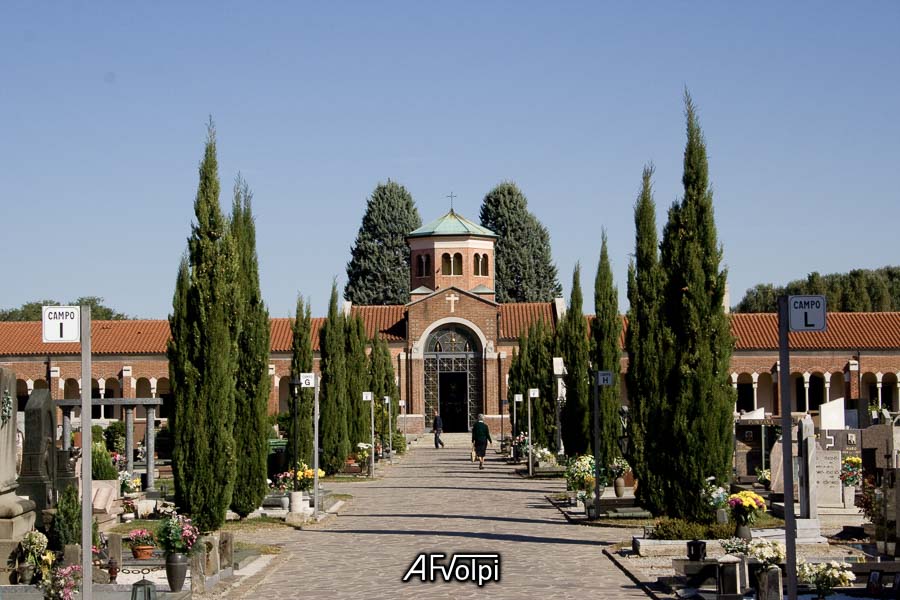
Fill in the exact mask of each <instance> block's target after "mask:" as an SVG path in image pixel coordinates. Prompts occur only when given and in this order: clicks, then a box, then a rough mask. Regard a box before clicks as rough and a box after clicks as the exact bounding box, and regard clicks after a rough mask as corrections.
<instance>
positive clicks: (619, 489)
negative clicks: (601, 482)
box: [613, 477, 625, 498]
mask: <svg viewBox="0 0 900 600" xmlns="http://www.w3.org/2000/svg"><path fill="white" fill-rule="evenodd" d="M613 491H615V493H616V498H621V497H623V496H624V495H625V478H624V477H616V480H615V481H613Z"/></svg>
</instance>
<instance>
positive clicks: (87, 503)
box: [48, 305, 94, 600]
mask: <svg viewBox="0 0 900 600" xmlns="http://www.w3.org/2000/svg"><path fill="white" fill-rule="evenodd" d="M48 384H49V380H48ZM91 391H92V390H91V307H90V306H88V305H82V306H81V575H82V577H81V594H82V597H83V598H84V600H93V597H94V586H93V577H92V575H93V561H92V559H93V552H92V551H91V546H92V545H93V544H92V541H93V540H92V539H91V538H92V534H93V532H94V528H93V527H92V525H93V520H94V506H93V503H92V502H91V479H92V477H93V473H91V444H92V443H93V440H91Z"/></svg>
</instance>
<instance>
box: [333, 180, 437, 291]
mask: <svg viewBox="0 0 900 600" xmlns="http://www.w3.org/2000/svg"><path fill="white" fill-rule="evenodd" d="M421 225H422V219H421V218H420V217H419V211H418V210H417V209H416V205H415V204H414V203H413V199H412V196H411V195H410V193H409V192H408V191H406V188H405V187H403V186H402V185H400V184H399V183H397V182H394V181H391V180H390V179H388V181H387V183H379V184H378V185H377V186H375V191H373V192H372V195H371V196H370V197H369V199H368V201H367V203H366V213H365V214H364V215H363V219H362V225H360V227H359V232H358V233H357V234H356V241H355V242H354V244H353V249H352V250H351V258H350V262H349V263H347V286H346V287H345V288H344V299H346V300H349V301H351V302H352V303H353V304H406V303H407V302H409V246H408V245H407V244H406V235H407V234H408V233H409V232H411V231H413V230H415V229H417V228H418V227H420V226H421Z"/></svg>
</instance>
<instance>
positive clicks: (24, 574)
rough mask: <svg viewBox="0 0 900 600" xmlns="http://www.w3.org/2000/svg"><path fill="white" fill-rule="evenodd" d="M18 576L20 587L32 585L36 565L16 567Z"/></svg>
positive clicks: (28, 564)
mask: <svg viewBox="0 0 900 600" xmlns="http://www.w3.org/2000/svg"><path fill="white" fill-rule="evenodd" d="M16 574H17V576H18V582H19V584H20V585H31V582H32V581H34V565H32V564H31V563H22V564H20V565H19V566H18V567H16Z"/></svg>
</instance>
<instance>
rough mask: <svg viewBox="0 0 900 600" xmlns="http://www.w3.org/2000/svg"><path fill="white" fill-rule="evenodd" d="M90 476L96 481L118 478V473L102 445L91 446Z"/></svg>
mask: <svg viewBox="0 0 900 600" xmlns="http://www.w3.org/2000/svg"><path fill="white" fill-rule="evenodd" d="M91 474H92V478H93V479H98V480H100V479H118V478H119V472H118V471H117V470H116V467H115V466H114V465H113V462H112V458H111V457H110V456H109V452H107V451H106V446H104V445H103V444H102V443H100V444H93V445H92V446H91Z"/></svg>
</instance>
